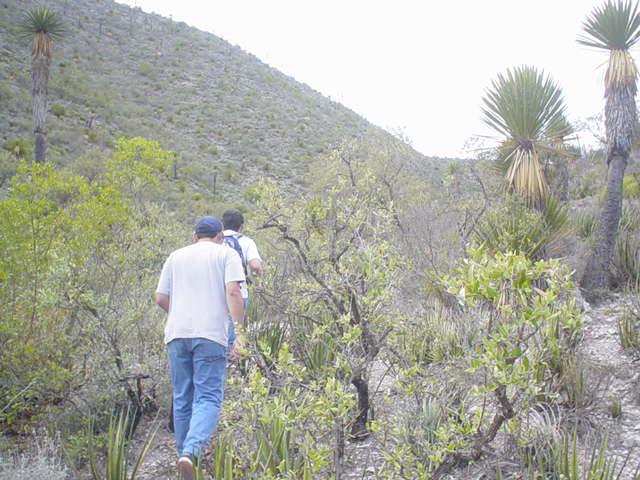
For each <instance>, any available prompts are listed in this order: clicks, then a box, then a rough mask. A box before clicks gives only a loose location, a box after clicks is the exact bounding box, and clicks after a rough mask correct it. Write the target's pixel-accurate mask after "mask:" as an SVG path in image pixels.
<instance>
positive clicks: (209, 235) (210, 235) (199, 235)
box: [195, 232, 220, 240]
mask: <svg viewBox="0 0 640 480" xmlns="http://www.w3.org/2000/svg"><path fill="white" fill-rule="evenodd" d="M218 233H220V232H218ZM218 233H196V234H195V235H196V238H197V239H198V240H200V239H201V238H216V235H218Z"/></svg>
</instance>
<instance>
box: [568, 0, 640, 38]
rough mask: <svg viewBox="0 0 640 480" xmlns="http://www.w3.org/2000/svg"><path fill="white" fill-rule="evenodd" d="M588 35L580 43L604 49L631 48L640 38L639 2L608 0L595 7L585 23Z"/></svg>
mask: <svg viewBox="0 0 640 480" xmlns="http://www.w3.org/2000/svg"><path fill="white" fill-rule="evenodd" d="M583 28H584V31H585V33H586V34H587V35H586V36H582V37H580V38H578V43H581V44H582V45H586V46H588V47H594V48H600V49H603V50H629V49H630V48H631V47H632V46H633V45H634V44H635V43H636V42H637V41H638V38H640V15H639V14H638V4H637V3H636V4H633V3H632V2H630V1H623V0H607V2H606V3H605V4H604V5H602V6H601V7H596V8H594V9H593V11H592V12H591V14H590V15H589V16H588V17H587V19H586V20H585V21H584V23H583Z"/></svg>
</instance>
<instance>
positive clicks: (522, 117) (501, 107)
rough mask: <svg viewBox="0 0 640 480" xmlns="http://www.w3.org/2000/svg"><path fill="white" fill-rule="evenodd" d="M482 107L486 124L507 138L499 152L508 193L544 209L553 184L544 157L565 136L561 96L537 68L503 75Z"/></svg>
mask: <svg viewBox="0 0 640 480" xmlns="http://www.w3.org/2000/svg"><path fill="white" fill-rule="evenodd" d="M483 102H484V107H483V109H482V111H483V114H484V120H485V122H486V123H487V124H488V125H489V126H490V127H491V128H493V129H494V130H496V131H497V132H498V133H500V134H501V135H503V136H504V137H505V139H504V141H503V143H502V146H501V148H500V152H501V159H502V160H503V162H504V164H505V167H506V175H505V180H506V183H507V186H508V188H509V189H510V190H514V191H515V192H517V193H518V194H520V195H523V196H524V197H525V198H526V199H527V201H528V202H529V203H530V204H531V205H532V206H537V207H541V206H542V205H544V199H545V198H546V197H547V195H548V194H549V183H548V181H547V178H546V175H545V173H544V168H543V165H542V162H541V160H540V154H541V153H542V152H543V151H547V152H557V151H558V150H559V149H558V147H557V145H556V144H554V141H553V139H555V138H558V137H560V136H561V135H563V132H560V131H558V129H560V128H562V125H563V122H561V119H562V118H564V110H565V105H564V99H563V97H562V91H561V90H560V88H559V87H558V86H557V85H556V84H555V83H554V82H553V81H552V80H551V79H550V78H549V77H548V76H545V74H544V73H543V72H539V71H538V70H537V69H536V68H534V67H528V66H524V67H516V68H514V69H509V70H507V71H506V73H504V74H499V75H498V77H497V79H496V80H494V81H493V82H492V83H491V88H490V89H489V90H488V91H487V93H486V95H485V98H484V99H483Z"/></svg>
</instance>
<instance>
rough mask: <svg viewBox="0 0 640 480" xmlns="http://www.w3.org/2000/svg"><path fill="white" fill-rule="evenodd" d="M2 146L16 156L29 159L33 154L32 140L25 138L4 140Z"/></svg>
mask: <svg viewBox="0 0 640 480" xmlns="http://www.w3.org/2000/svg"><path fill="white" fill-rule="evenodd" d="M2 148H4V149H5V150H6V151H7V152H10V153H13V154H14V155H15V156H16V157H17V158H24V159H30V158H31V155H32V154H33V142H32V141H31V140H27V139H26V138H11V139H9V140H7V141H6V142H4V144H3V145H2Z"/></svg>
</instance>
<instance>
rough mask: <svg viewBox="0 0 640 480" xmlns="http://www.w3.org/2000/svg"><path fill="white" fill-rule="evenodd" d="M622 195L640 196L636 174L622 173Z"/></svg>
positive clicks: (639, 186)
mask: <svg viewBox="0 0 640 480" xmlns="http://www.w3.org/2000/svg"><path fill="white" fill-rule="evenodd" d="M622 196H623V197H624V198H640V181H639V180H638V174H634V173H625V174H624V177H623V179H622Z"/></svg>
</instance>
